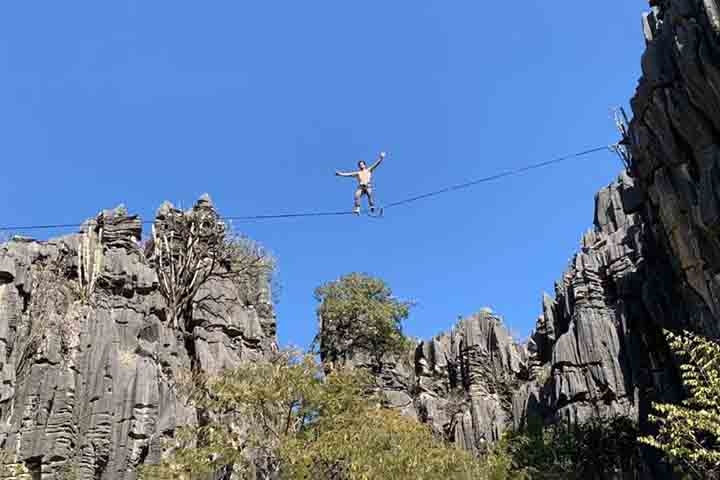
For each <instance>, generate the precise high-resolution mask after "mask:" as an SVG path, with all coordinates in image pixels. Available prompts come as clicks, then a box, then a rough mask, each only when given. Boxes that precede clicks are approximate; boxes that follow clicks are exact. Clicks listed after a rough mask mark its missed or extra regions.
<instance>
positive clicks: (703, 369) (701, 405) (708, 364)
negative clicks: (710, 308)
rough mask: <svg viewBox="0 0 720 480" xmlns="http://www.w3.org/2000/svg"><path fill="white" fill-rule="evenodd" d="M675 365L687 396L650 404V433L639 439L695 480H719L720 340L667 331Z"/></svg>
mask: <svg viewBox="0 0 720 480" xmlns="http://www.w3.org/2000/svg"><path fill="white" fill-rule="evenodd" d="M665 335H666V336H667V338H668V341H669V343H670V347H671V348H672V350H673V352H674V353H675V354H676V355H677V356H678V357H679V358H680V359H681V360H682V362H683V363H682V365H681V367H680V369H681V373H682V379H683V383H684V385H685V387H686V390H687V398H686V399H685V400H684V401H683V402H682V403H681V404H679V405H672V404H654V405H653V407H654V410H655V411H656V412H657V415H652V416H651V417H650V419H651V420H652V421H654V422H656V423H657V425H658V427H659V431H658V433H657V435H655V436H645V437H642V438H640V441H641V442H643V443H645V444H648V445H651V446H653V447H655V448H657V449H659V450H661V451H662V452H663V453H664V454H666V455H667V456H668V457H669V458H670V459H671V460H672V461H673V462H674V463H679V464H680V465H682V466H684V467H686V468H688V469H689V470H690V471H691V472H693V473H694V474H695V475H697V476H698V477H700V478H720V344H718V343H717V342H714V341H711V340H708V339H706V338H703V337H700V336H698V335H695V334H692V333H689V332H683V333H681V334H674V333H672V332H669V331H666V332H665Z"/></svg>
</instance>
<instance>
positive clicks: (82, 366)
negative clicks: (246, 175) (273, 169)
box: [0, 198, 276, 480]
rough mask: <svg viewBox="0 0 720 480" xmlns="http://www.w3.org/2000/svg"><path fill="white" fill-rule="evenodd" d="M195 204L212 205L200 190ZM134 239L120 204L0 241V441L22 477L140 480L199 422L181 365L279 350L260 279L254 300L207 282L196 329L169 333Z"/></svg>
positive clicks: (151, 273)
mask: <svg viewBox="0 0 720 480" xmlns="http://www.w3.org/2000/svg"><path fill="white" fill-rule="evenodd" d="M169 208H172V207H171V206H169ZM195 208H205V209H213V207H212V203H211V202H209V198H203V199H201V201H200V202H199V203H198V205H196V207H195ZM160 213H161V212H160ZM179 214H180V215H182V214H183V212H180V213H179ZM162 222H163V218H162V215H160V214H159V215H158V219H157V220H156V226H157V227H161V226H162ZM141 236H142V225H141V221H140V219H139V218H138V217H137V216H134V215H129V214H128V213H127V212H126V211H125V209H124V208H118V209H116V210H114V211H104V212H102V213H100V214H99V215H98V216H97V218H95V219H93V220H92V221H88V222H86V223H85V224H84V225H83V227H82V229H81V232H80V233H79V234H76V235H69V236H65V237H62V238H59V239H57V240H51V241H47V242H40V241H33V240H29V239H22V238H16V239H13V240H12V241H10V242H9V243H7V244H5V245H3V246H2V247H0V368H1V369H2V378H3V382H2V386H1V387H0V442H1V445H2V448H3V449H4V450H6V451H9V452H10V453H11V454H14V455H16V458H17V460H18V462H20V463H22V464H24V465H25V467H27V469H28V470H29V471H30V475H31V478H43V479H46V478H47V479H60V478H61V476H62V475H61V474H60V472H61V471H63V470H65V471H74V473H75V474H76V477H77V478H79V479H113V480H114V479H134V478H136V470H137V467H138V466H140V465H142V464H144V463H148V462H155V461H157V460H158V459H159V457H160V455H161V452H162V440H163V439H164V438H165V437H167V436H169V435H170V434H172V432H173V431H174V429H175V428H176V426H178V425H184V424H194V423H196V422H197V421H198V413H197V412H196V411H195V410H194V409H191V408H188V407H186V406H185V405H184V404H183V402H182V401H181V400H179V398H178V396H177V395H176V390H175V379H176V376H177V375H178V374H179V372H181V371H184V370H185V369H189V368H190V367H191V366H197V367H199V368H202V369H204V370H205V371H207V372H210V373H213V372H216V371H218V370H219V369H221V368H223V367H228V366H233V365H238V364H239V363H240V362H242V361H246V360H254V359H258V358H262V357H263V356H265V355H266V354H267V353H268V352H270V350H271V349H273V348H275V341H276V339H275V318H274V313H273V308H272V305H271V304H270V301H269V297H268V296H267V295H265V294H264V293H266V292H267V291H268V288H269V286H268V285H265V284H263V282H265V281H266V279H264V278H261V279H258V282H260V283H261V284H263V285H260V287H261V288H260V289H259V291H261V292H263V294H262V295H258V296H255V297H254V301H252V302H251V301H249V300H248V298H249V297H247V296H244V295H242V292H239V291H238V289H237V288H235V287H234V286H233V285H232V282H231V281H230V280H223V279H212V283H208V284H207V285H205V286H203V289H205V290H206V291H211V292H212V295H211V298H209V299H208V301H207V302H205V303H204V304H203V308H197V309H194V310H193V311H192V312H191V313H190V317H191V318H190V320H189V322H188V324H189V325H191V326H192V328H191V329H188V330H185V331H183V330H180V329H178V328H175V327H174V326H173V325H172V323H171V322H169V321H168V312H167V302H166V299H165V298H164V297H163V295H161V293H160V290H159V288H158V276H157V272H156V271H155V269H154V268H152V266H151V264H150V262H149V261H148V259H147V258H146V256H145V254H144V252H143V249H142V248H141V244H140V243H139V241H140V239H141ZM205 293H206V292H205V291H201V292H200V295H205Z"/></svg>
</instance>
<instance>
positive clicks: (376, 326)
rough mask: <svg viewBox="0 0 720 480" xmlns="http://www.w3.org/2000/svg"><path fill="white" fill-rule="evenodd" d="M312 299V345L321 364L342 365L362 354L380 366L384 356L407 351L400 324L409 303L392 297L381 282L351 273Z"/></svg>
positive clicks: (406, 312)
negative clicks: (315, 328) (314, 328)
mask: <svg viewBox="0 0 720 480" xmlns="http://www.w3.org/2000/svg"><path fill="white" fill-rule="evenodd" d="M315 298H316V299H317V300H318V301H319V302H320V305H319V307H318V309H317V315H318V318H319V320H320V332H319V333H318V335H317V337H316V338H315V344H316V345H319V347H320V355H321V358H322V360H323V361H324V362H331V363H335V362H340V363H342V361H343V360H346V359H347V358H348V356H352V355H353V354H356V353H364V354H367V355H370V356H371V358H373V359H374V360H375V363H376V365H377V366H381V365H382V359H383V357H384V356H385V355H386V354H403V353H405V352H406V351H407V347H408V345H407V344H408V340H407V339H406V338H405V336H404V335H403V333H402V321H403V320H405V319H406V318H407V317H408V314H409V311H410V307H411V303H410V302H405V301H401V300H399V299H397V298H395V297H394V296H393V295H392V291H391V290H390V288H389V287H388V286H387V284H386V283H385V282H384V281H383V280H381V279H379V278H373V277H370V276H368V275H365V274H360V273H351V274H349V275H345V276H343V277H341V278H340V279H339V280H337V281H334V282H330V283H327V284H325V285H322V286H321V287H319V288H318V289H316V291H315Z"/></svg>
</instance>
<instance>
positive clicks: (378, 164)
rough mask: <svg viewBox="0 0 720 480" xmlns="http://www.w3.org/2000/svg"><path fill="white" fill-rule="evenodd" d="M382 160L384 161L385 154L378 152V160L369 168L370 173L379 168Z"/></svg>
mask: <svg viewBox="0 0 720 480" xmlns="http://www.w3.org/2000/svg"><path fill="white" fill-rule="evenodd" d="M383 160H385V152H380V156H379V157H378V159H377V160H376V161H375V163H373V164H372V165H371V166H370V171H371V172H372V171H373V170H375V169H376V168H377V167H378V166H380V164H381V163H382V161H383Z"/></svg>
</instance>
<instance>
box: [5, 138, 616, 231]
mask: <svg viewBox="0 0 720 480" xmlns="http://www.w3.org/2000/svg"><path fill="white" fill-rule="evenodd" d="M617 147H618V145H605V146H602V147H595V148H591V149H589V150H583V151H581V152H577V153H572V154H569V155H564V156H562V157H557V158H554V159H551V160H546V161H544V162H539V163H534V164H530V165H526V166H524V167H519V168H515V169H512V170H507V171H505V172H501V173H496V174H494V175H489V176H487V177H483V178H478V179H476V180H472V181H469V182H465V183H460V184H457V185H451V186H449V187H445V188H442V189H439V190H435V191H432V192H428V193H423V194H420V195H416V196H412V197H408V198H404V199H401V200H397V201H394V202H390V203H388V204H386V205H384V206H380V207H379V208H378V212H379V213H378V214H377V216H381V215H382V214H383V212H384V211H386V210H388V209H390V208H395V207H399V206H401V205H407V204H410V203H414V202H417V201H419V200H424V199H426V198H431V197H436V196H438V195H442V194H445V193H449V192H453V191H457V190H462V189H465V188H470V187H473V186H476V185H479V184H482V183H487V182H491V181H494V180H499V179H501V178H507V177H512V176H516V175H520V174H523V173H525V172H528V171H530V170H536V169H539V168H544V167H548V166H551V165H555V164H558V163H561V162H566V161H569V160H573V159H578V158H582V157H586V156H589V155H592V154H594V153H598V152H601V151H606V150H609V151H610V152H615V151H616V150H615V149H616V148H617ZM356 213H358V212H357V211H355V210H353V211H327V212H298V213H280V214H270V215H245V216H228V217H222V220H229V221H238V222H245V221H254V220H255V221H260V220H280V219H285V218H307V217H337V216H345V215H353V214H356ZM363 213H368V214H373V212H371V211H369V210H364V211H363ZM152 223H154V221H153V220H145V221H143V222H142V224H144V225H149V224H152ZM80 226H81V224H79V223H65V224H47V225H26V226H6V227H0V232H11V231H27V230H49V229H67V228H78V227H80Z"/></svg>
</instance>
